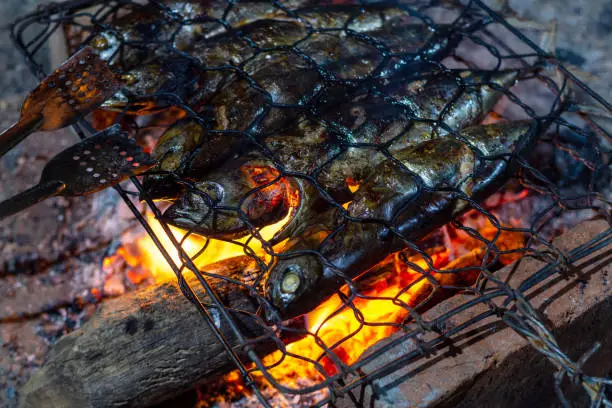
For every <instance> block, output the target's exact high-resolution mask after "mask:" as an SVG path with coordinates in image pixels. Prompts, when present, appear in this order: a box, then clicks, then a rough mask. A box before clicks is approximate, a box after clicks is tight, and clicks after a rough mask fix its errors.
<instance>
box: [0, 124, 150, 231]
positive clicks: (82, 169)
mask: <svg viewBox="0 0 612 408" xmlns="http://www.w3.org/2000/svg"><path fill="white" fill-rule="evenodd" d="M154 165H155V160H153V159H152V158H151V157H150V156H149V154H147V153H145V152H143V150H142V149H141V148H140V147H139V146H138V145H136V144H135V142H134V140H133V139H130V138H128V137H127V135H126V134H125V133H124V132H122V131H121V129H120V127H119V125H115V126H112V127H110V128H108V129H106V130H104V131H102V132H100V133H97V134H95V135H93V136H91V137H89V138H87V139H85V140H83V141H82V142H80V143H78V144H76V145H74V146H72V147H70V148H68V149H66V150H64V151H62V152H61V153H59V154H58V155H57V156H55V157H53V158H52V159H51V160H50V161H49V162H48V163H47V165H46V166H45V167H44V169H43V171H42V175H41V177H40V182H39V183H38V184H37V185H36V186H34V187H32V188H30V189H28V190H26V191H24V192H22V193H20V194H17V195H16V196H14V197H12V198H9V199H8V200H5V201H3V202H0V220H2V219H4V218H6V217H8V216H11V215H13V214H15V213H17V212H19V211H22V210H25V209H26V208H28V207H30V206H32V205H34V204H36V203H39V202H40V201H43V200H45V199H47V198H50V197H54V196H59V195H61V196H67V197H70V196H81V195H87V194H92V193H95V192H97V191H100V190H103V189H105V188H108V187H112V186H114V185H117V184H119V183H121V182H122V181H124V180H126V179H127V178H129V177H131V176H136V175H138V174H141V173H143V172H145V171H146V170H148V169H150V168H151V167H153V166H154Z"/></svg>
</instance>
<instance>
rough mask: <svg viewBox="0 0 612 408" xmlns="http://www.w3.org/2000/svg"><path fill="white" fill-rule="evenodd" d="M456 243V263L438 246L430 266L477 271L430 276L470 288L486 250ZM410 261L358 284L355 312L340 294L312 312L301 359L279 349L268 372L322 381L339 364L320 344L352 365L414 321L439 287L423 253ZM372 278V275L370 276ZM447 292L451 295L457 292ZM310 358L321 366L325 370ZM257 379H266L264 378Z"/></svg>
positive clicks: (503, 242) (394, 263) (500, 241)
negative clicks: (416, 311)
mask: <svg viewBox="0 0 612 408" xmlns="http://www.w3.org/2000/svg"><path fill="white" fill-rule="evenodd" d="M483 218H484V217H483ZM478 223H479V224H481V226H479V228H478V230H479V233H480V234H482V236H483V237H485V238H486V239H489V240H491V239H494V237H495V235H496V233H497V231H498V229H497V228H496V227H494V226H493V225H491V224H490V223H489V222H488V221H485V219H479V220H478ZM524 240H525V237H524V235H523V234H522V233H519V232H502V233H501V235H500V236H499V237H498V238H497V240H496V246H497V247H498V248H499V250H500V251H512V250H516V249H518V248H522V247H523V246H524ZM453 243H455V244H457V246H455V247H454V250H455V251H457V248H463V249H462V251H463V253H462V254H461V255H460V256H459V257H458V258H456V259H455V260H451V259H452V256H451V253H450V250H449V249H448V248H449V247H447V246H444V247H437V248H435V249H433V250H432V253H431V254H430V258H431V261H430V262H431V265H432V266H433V267H434V268H436V269H439V270H452V269H459V268H469V267H474V268H473V270H469V271H467V272H462V273H447V274H444V273H434V272H431V275H430V276H431V277H433V278H434V279H435V280H436V281H437V282H438V284H440V285H441V286H451V285H456V286H464V287H468V286H470V285H472V284H473V283H474V282H475V280H476V278H477V277H478V274H479V271H480V269H478V267H479V266H480V265H481V264H482V262H483V259H484V257H485V255H486V250H485V249H484V247H483V243H482V242H481V241H478V240H476V239H474V238H471V237H470V236H468V235H467V233H465V232H463V231H455V232H454V234H453ZM518 257H520V254H519V253H509V254H505V255H503V256H501V257H500V260H499V262H500V263H501V264H502V265H506V264H509V263H511V262H513V261H514V260H516V259H517V258H518ZM408 261H409V262H410V263H412V264H414V265H416V266H417V267H418V268H411V267H408V266H407V265H406V262H405V261H404V260H403V259H402V256H401V254H400V253H396V254H393V255H391V256H389V257H388V258H387V259H385V260H384V261H382V262H381V263H380V264H379V265H377V266H376V267H374V268H373V269H372V270H371V271H369V272H368V274H366V275H365V276H364V277H362V278H360V279H359V280H358V281H357V286H358V288H359V289H360V294H361V295H362V297H358V298H355V299H354V300H353V301H352V304H353V306H354V309H353V308H351V307H347V306H345V305H344V303H343V301H342V300H341V299H340V297H339V296H338V295H335V296H333V297H332V298H330V299H328V300H327V301H325V302H324V303H323V304H321V305H320V306H319V307H318V308H317V309H315V310H314V311H312V312H311V313H309V314H308V315H307V317H306V322H307V328H308V332H309V333H310V334H311V335H309V336H307V337H304V338H303V339H301V340H298V341H296V342H293V343H291V344H289V345H288V346H287V352H288V354H295V355H298V356H300V358H296V357H291V356H286V355H283V353H281V352H280V351H278V352H275V353H273V354H271V355H269V356H267V357H266V358H265V359H264V360H263V362H264V364H266V365H267V366H274V367H273V368H271V369H270V370H269V372H270V373H271V374H272V375H273V376H274V377H275V378H276V379H277V380H278V381H279V382H282V383H284V384H286V385H289V386H295V387H299V386H300V383H303V379H304V378H310V379H312V380H313V383H315V382H316V381H320V380H322V379H323V375H332V374H334V373H336V372H337V370H338V367H337V366H336V363H334V362H333V360H332V359H331V358H330V356H329V354H327V353H326V352H325V350H324V349H323V348H322V347H321V346H320V345H319V344H320V343H319V342H322V343H323V344H324V345H325V347H326V348H328V349H331V350H332V351H333V353H334V354H335V356H337V358H338V359H339V360H340V361H341V363H342V364H346V365H350V364H352V363H354V362H356V361H357V360H358V359H359V358H360V357H361V355H362V354H363V352H365V351H366V350H367V349H368V348H369V347H371V346H373V345H374V344H376V343H377V342H378V341H380V340H382V339H385V338H387V337H389V335H391V334H392V333H393V332H395V331H397V330H399V325H400V324H401V323H403V322H405V321H406V319H407V318H409V312H408V309H407V308H406V306H408V307H411V308H414V307H416V306H418V305H419V304H420V303H421V302H423V301H424V300H426V299H427V298H428V297H429V296H431V295H432V294H433V292H434V286H433V285H432V283H431V281H430V280H428V279H427V278H426V277H425V276H426V274H427V273H428V272H430V271H431V268H430V266H429V265H430V264H429V263H428V261H427V260H426V259H425V258H424V257H423V256H421V255H413V256H411V257H408ZM419 269H420V270H419ZM368 275H373V276H371V278H370V277H368ZM407 287H408V288H409V289H408V290H406V288H407ZM343 292H344V293H345V294H348V289H347V288H344V289H343ZM448 292H449V293H448V294H447V296H448V295H450V294H451V292H452V291H450V290H449V291H448ZM436 293H437V291H436ZM357 314H359V317H358V316H357ZM330 316H331V317H330ZM315 336H316V337H318V340H319V342H317V339H316V338H315ZM308 360H310V361H316V362H318V363H319V364H320V366H321V367H322V370H323V372H321V370H320V369H317V367H316V365H315V364H313V363H312V362H309V361H308ZM279 362H280V364H279ZM276 364H278V365H276ZM226 380H228V381H236V380H237V374H236V373H232V374H231V375H230V376H228V377H227V378H226ZM258 380H262V381H263V379H262V378H258Z"/></svg>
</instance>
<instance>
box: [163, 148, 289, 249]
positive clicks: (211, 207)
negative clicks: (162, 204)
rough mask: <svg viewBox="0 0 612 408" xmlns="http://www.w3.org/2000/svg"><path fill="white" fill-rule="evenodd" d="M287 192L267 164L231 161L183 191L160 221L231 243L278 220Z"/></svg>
mask: <svg viewBox="0 0 612 408" xmlns="http://www.w3.org/2000/svg"><path fill="white" fill-rule="evenodd" d="M289 190H290V187H289V184H288V182H287V180H286V179H285V178H283V177H280V173H279V172H278V170H276V168H274V167H273V166H272V165H271V163H270V162H268V161H267V160H259V159H256V160H246V161H244V160H243V159H237V160H232V161H229V162H228V163H227V165H226V166H224V167H222V168H221V169H219V170H217V171H214V172H211V173H209V174H208V175H207V176H206V179H205V180H203V181H200V182H197V183H195V188H190V189H188V190H187V191H185V192H184V193H183V194H182V195H181V197H180V198H179V199H178V200H177V201H176V202H175V203H174V204H173V205H172V206H171V207H169V208H168V209H167V210H166V212H165V213H164V218H165V219H166V220H167V221H168V223H170V224H172V225H175V226H177V227H180V228H185V229H189V230H191V231H193V232H196V233H198V234H201V235H204V236H207V237H211V238H222V239H235V238H239V237H242V236H246V235H248V234H249V232H250V231H251V228H253V227H256V228H258V227H263V226H266V225H270V224H272V223H275V222H278V221H280V220H282V218H283V217H284V216H285V215H286V214H287V212H288V211H289V207H290V206H291V201H292V198H291V197H292V194H291V193H290V191H289Z"/></svg>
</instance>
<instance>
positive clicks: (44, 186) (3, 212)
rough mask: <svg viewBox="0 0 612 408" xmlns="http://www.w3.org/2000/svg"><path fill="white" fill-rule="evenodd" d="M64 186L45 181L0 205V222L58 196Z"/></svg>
mask: <svg viewBox="0 0 612 408" xmlns="http://www.w3.org/2000/svg"><path fill="white" fill-rule="evenodd" d="M65 188H66V185H65V184H64V183H62V182H61V181H47V182H44V183H40V184H37V185H35V186H34V187H32V188H29V189H27V190H26V191H24V192H21V193H19V194H17V195H16V196H13V197H11V198H9V199H8V200H4V201H2V202H1V203H0V220H3V219H4V218H6V217H9V216H11V215H13V214H16V213H18V212H19V211H23V210H25V209H26V208H28V207H31V206H33V205H34V204H37V203H39V202H41V201H43V200H46V199H47V198H50V197H54V196H56V195H58V194H60V193H61V192H62V191H64V189H65Z"/></svg>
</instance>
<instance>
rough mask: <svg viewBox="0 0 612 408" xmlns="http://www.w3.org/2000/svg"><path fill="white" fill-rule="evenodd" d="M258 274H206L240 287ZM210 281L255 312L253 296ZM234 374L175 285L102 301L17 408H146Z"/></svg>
mask: <svg viewBox="0 0 612 408" xmlns="http://www.w3.org/2000/svg"><path fill="white" fill-rule="evenodd" d="M257 270H258V268H257V264H256V263H255V262H254V261H252V260H250V258H248V257H240V258H233V259H229V260H225V261H222V262H219V263H217V264H214V265H211V266H210V267H207V268H206V271H207V272H210V273H214V274H218V275H224V276H229V277H231V278H233V279H236V280H238V281H245V279H247V280H248V279H249V278H252V276H253V274H255V273H257ZM186 275H187V274H186ZM186 278H187V280H188V281H189V282H190V284H192V287H196V288H199V289H197V291H196V294H197V295H198V297H199V298H200V300H201V301H203V302H207V299H206V296H205V295H204V289H203V288H202V286H201V285H199V284H198V283H197V281H196V279H195V277H194V276H193V275H192V274H191V273H189V274H188V275H187V276H186ZM210 281H211V284H212V285H213V286H214V288H215V290H216V291H217V294H218V295H219V296H220V297H221V298H222V300H223V301H224V302H225V303H226V304H227V305H229V306H230V307H232V308H235V309H240V310H244V311H247V312H250V313H254V312H255V311H256V309H257V305H256V303H255V302H254V301H253V298H252V297H249V296H248V293H247V290H246V289H244V288H243V287H241V286H240V285H236V284H230V283H228V282H227V281H225V280H222V279H215V278H213V279H210ZM212 316H213V318H214V320H215V322H216V323H217V324H218V327H220V329H221V331H222V332H223V334H224V335H225V338H226V339H227V340H228V342H229V343H230V344H232V345H233V346H235V345H237V344H238V341H237V339H236V337H235V336H234V334H233V332H232V331H231V330H230V329H229V327H227V325H226V324H225V323H224V321H223V319H221V318H219V315H218V313H216V312H215V310H212ZM234 317H235V319H234V320H235V321H237V322H238V324H239V325H240V328H241V330H242V333H243V334H246V335H247V336H249V338H255V337H258V336H262V335H264V334H265V329H264V327H263V326H262V325H259V324H258V323H257V322H256V321H255V319H253V318H251V317H247V315H245V314H235V315H234ZM255 347H256V349H257V352H258V353H261V354H260V355H265V354H267V353H268V352H272V351H274V350H275V343H274V342H272V341H267V342H263V343H261V344H258V345H257V346H255ZM239 354H241V355H242V356H244V353H239ZM234 368H235V366H234V364H233V362H232V360H231V358H230V356H229V355H228V354H227V353H226V352H225V351H224V348H223V346H222V345H221V343H220V342H219V341H218V339H217V338H216V337H215V334H214V332H213V330H212V329H211V328H210V327H209V326H208V324H206V323H205V322H204V320H203V317H202V315H201V314H200V313H199V312H198V311H197V309H196V308H195V306H194V305H193V304H191V303H190V302H189V301H188V300H187V298H186V297H185V296H183V294H182V293H181V291H180V289H179V287H178V285H177V284H176V283H175V282H167V283H164V284H161V285H155V286H150V287H148V288H146V289H143V290H140V291H137V292H133V293H131V294H128V295H125V296H122V297H120V298H116V299H112V300H110V301H107V302H105V303H104V304H103V305H102V306H101V308H100V309H99V310H98V311H97V312H96V314H95V315H94V316H93V317H92V318H91V320H90V321H89V322H88V323H87V324H85V325H84V326H83V327H82V328H81V329H79V330H77V331H75V332H73V333H70V334H69V335H67V336H65V337H63V338H62V339H60V341H59V342H58V343H57V344H56V345H55V347H54V349H53V351H52V352H51V355H50V356H49V358H48V360H47V362H46V364H45V365H44V366H43V367H42V368H41V369H40V370H39V371H38V372H37V373H35V374H34V375H33V376H32V378H31V379H30V380H29V382H28V383H27V384H26V385H25V386H24V387H23V389H22V390H21V398H20V404H21V405H20V406H21V407H23V408H26V407H27V408H34V407H50V408H60V407H80V408H87V407H92V408H93V407H96V408H102V407H116V406H126V407H135V406H139V407H144V406H150V405H153V404H157V403H159V402H160V401H162V400H164V399H167V398H171V397H173V396H175V395H177V394H179V393H181V392H184V391H185V390H187V389H188V388H190V387H192V386H193V385H194V383H198V382H199V381H201V380H210V379H212V378H215V377H216V376H217V375H220V374H224V373H227V372H228V371H230V370H232V369H234Z"/></svg>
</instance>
